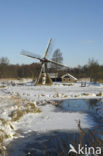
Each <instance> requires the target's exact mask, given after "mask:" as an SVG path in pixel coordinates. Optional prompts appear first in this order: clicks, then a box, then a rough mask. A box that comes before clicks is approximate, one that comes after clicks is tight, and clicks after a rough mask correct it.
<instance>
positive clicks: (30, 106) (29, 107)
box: [10, 102, 41, 121]
mask: <svg viewBox="0 0 103 156" xmlns="http://www.w3.org/2000/svg"><path fill="white" fill-rule="evenodd" d="M40 112H41V110H40V108H37V107H36V106H35V104H34V103H31V102H29V103H27V104H25V105H23V106H22V107H20V106H19V107H18V109H16V110H14V111H12V113H11V114H10V117H11V121H17V120H19V119H20V118H21V117H23V115H25V114H28V113H40Z"/></svg>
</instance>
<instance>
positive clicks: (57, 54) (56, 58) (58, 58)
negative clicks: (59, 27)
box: [51, 49, 63, 69]
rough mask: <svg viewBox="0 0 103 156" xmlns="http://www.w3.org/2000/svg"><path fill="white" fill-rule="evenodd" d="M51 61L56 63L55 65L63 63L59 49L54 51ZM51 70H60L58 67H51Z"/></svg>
mask: <svg viewBox="0 0 103 156" xmlns="http://www.w3.org/2000/svg"><path fill="white" fill-rule="evenodd" d="M52 60H53V61H55V62H57V63H63V56H62V53H61V51H60V49H56V50H55V51H54V53H53V56H52ZM51 67H52V68H56V69H58V68H59V69H60V66H58V65H51Z"/></svg>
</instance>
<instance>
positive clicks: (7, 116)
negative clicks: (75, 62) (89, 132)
mask: <svg viewBox="0 0 103 156" xmlns="http://www.w3.org/2000/svg"><path fill="white" fill-rule="evenodd" d="M20 83H21V84H19V83H18V82H17V83H16V85H11V83H10V82H5V83H3V82H1V84H0V135H1V137H0V139H1V143H0V149H1V150H2V155H3V154H4V155H5V150H6V148H5V146H6V145H8V144H10V142H11V141H12V140H14V139H16V138H23V137H24V136H25V135H28V134H29V133H31V132H37V133H38V134H39V133H46V132H49V131H55V130H70V131H78V123H79V122H80V123H81V127H82V128H83V129H84V128H92V127H94V126H95V121H93V120H92V117H90V118H89V121H88V116H87V114H86V113H80V112H65V113H64V112H62V111H58V112H56V105H58V104H59V102H58V101H59V100H60V101H61V100H64V99H97V98H101V99H102V98H103V85H102V84H88V85H87V86H86V87H81V84H80V83H76V84H73V85H71V86H67V85H62V84H55V85H53V86H33V85H32V84H30V83H26V81H23V82H20ZM102 101H103V100H102ZM97 110H98V114H99V116H101V117H103V103H100V105H98V106H97ZM19 156H20V154H19Z"/></svg>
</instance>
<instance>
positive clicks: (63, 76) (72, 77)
mask: <svg viewBox="0 0 103 156" xmlns="http://www.w3.org/2000/svg"><path fill="white" fill-rule="evenodd" d="M67 76H68V77H70V78H71V79H73V80H75V81H77V78H76V77H74V76H72V75H71V74H69V73H67V74H65V75H62V76H61V78H65V77H67Z"/></svg>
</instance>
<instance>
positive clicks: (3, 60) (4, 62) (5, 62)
mask: <svg viewBox="0 0 103 156" xmlns="http://www.w3.org/2000/svg"><path fill="white" fill-rule="evenodd" d="M0 64H6V65H8V64H9V59H8V58H7V57H2V58H0Z"/></svg>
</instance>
